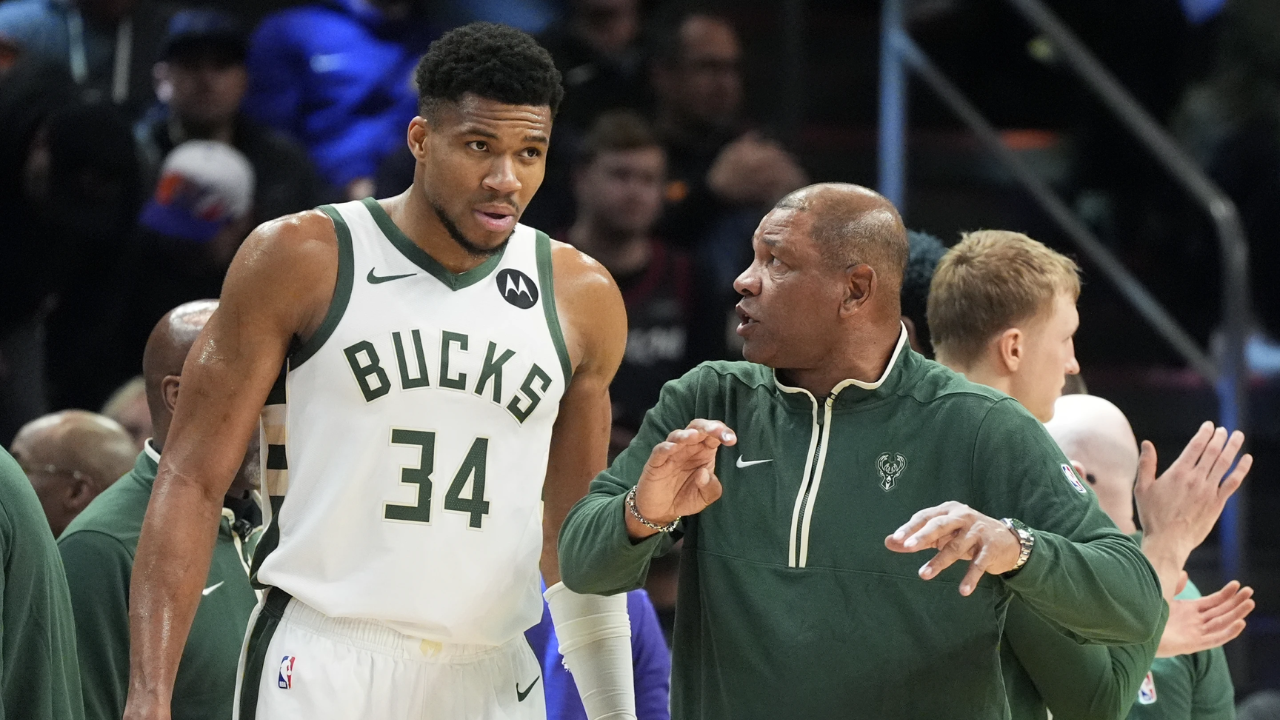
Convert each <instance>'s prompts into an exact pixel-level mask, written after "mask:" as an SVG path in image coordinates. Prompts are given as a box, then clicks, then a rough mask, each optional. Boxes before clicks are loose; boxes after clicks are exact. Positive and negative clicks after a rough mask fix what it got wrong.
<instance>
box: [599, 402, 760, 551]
mask: <svg viewBox="0 0 1280 720" xmlns="http://www.w3.org/2000/svg"><path fill="white" fill-rule="evenodd" d="M737 441H738V439H737V437H736V436H735V435H734V434H733V431H732V430H730V429H729V427H728V426H727V425H725V424H724V423H722V422H719V421H718V420H694V421H692V422H690V423H689V424H688V426H686V427H685V428H684V429H682V430H673V431H672V432H671V434H669V435H667V439H666V440H665V441H664V442H660V443H658V444H657V446H655V447H654V448H653V452H651V453H650V454H649V462H647V463H645V466H644V470H643V471H642V472H641V473H640V481H639V482H638V483H637V484H636V510H637V511H639V513H640V515H641V516H643V517H644V519H645V520H648V521H649V522H651V523H653V524H654V525H669V524H671V523H672V522H675V520H676V519H677V518H680V517H684V516H685V515H693V514H694V513H698V512H701V511H702V509H703V508H705V507H706V506H708V505H710V504H711V503H713V502H715V501H716V500H719V499H720V492H721V488H720V480H719V479H718V478H716V449H717V448H719V447H720V446H721V445H733V444H734V443H736V442H737ZM623 515H624V516H625V517H626V519H627V533H628V534H629V535H630V536H631V537H632V538H635V539H637V540H639V539H642V538H646V537H649V536H650V535H653V534H654V533H656V532H658V531H657V530H654V529H653V528H651V527H649V526H647V525H645V524H643V523H641V522H640V521H639V520H637V519H636V518H635V516H634V515H632V514H631V513H630V512H629V511H628V510H627V509H625V508H624V509H623Z"/></svg>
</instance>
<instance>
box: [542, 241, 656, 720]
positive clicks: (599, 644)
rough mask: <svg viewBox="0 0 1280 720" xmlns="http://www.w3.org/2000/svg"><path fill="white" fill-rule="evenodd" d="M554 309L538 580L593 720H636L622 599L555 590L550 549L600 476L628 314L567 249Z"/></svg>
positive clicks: (613, 289)
mask: <svg viewBox="0 0 1280 720" xmlns="http://www.w3.org/2000/svg"><path fill="white" fill-rule="evenodd" d="M551 258H552V268H553V270H554V273H555V297H556V307H557V309H558V310H559V315H560V317H561V319H562V323H561V326H562V328H563V329H564V331H565V345H566V347H567V349H568V351H569V360H570V364H571V366H572V367H573V377H572V379H571V380H570V381H569V386H568V388H567V389H566V390H565V394H564V397H563V398H562V399H561V400H560V414H559V415H558V416H557V417H556V424H555V427H554V428H553V429H552V432H551V449H550V450H551V451H550V456H549V458H548V462H547V477H546V481H545V484H544V486H543V521H542V528H543V533H544V536H543V543H542V576H543V578H544V579H545V580H546V583H547V586H548V587H547V592H546V599H547V607H548V608H549V609H550V611H551V620H552V622H553V623H554V624H555V628H556V636H557V638H558V639H559V641H560V652H561V654H563V655H564V664H565V667H567V668H568V669H569V671H570V672H572V673H573V678H574V682H575V684H576V685H577V687H578V694H579V695H580V696H581V698H582V706H583V709H584V710H585V711H586V715H587V717H588V718H590V719H591V720H599V719H603V718H608V719H609V720H634V718H635V713H636V701H635V688H634V686H633V684H632V681H631V627H630V623H629V622H628V619H627V601H626V597H625V596H618V597H601V596H599V595H579V594H578V593H575V592H573V591H571V590H569V589H568V588H566V587H565V586H564V584H563V583H561V582H560V567H559V556H558V555H557V553H556V545H557V543H558V541H559V535H560V526H561V524H562V523H563V522H564V518H565V515H567V514H568V512H569V508H571V507H573V504H574V503H575V502H577V501H578V499H579V498H581V497H582V496H583V495H584V494H585V493H586V490H587V484H588V483H589V482H591V478H592V477H593V476H594V475H595V474H596V473H597V472H599V471H600V470H602V469H604V465H605V459H606V456H607V453H608V445H609V429H610V424H611V414H612V413H611V409H610V406H609V383H611V382H613V375H614V373H615V372H617V370H618V366H619V365H620V364H621V363H622V355H623V353H624V352H625V350H626V344H627V314H626V308H625V307H624V305H623V302H622V295H621V294H620V293H619V292H618V286H617V285H616V284H615V283H614V281H613V278H612V277H610V276H609V273H608V272H607V271H606V270H605V269H604V268H603V267H601V266H600V265H599V264H598V263H596V262H595V261H594V260H592V259H590V258H588V257H587V256H585V255H583V254H582V253H580V252H578V251H577V250H575V249H573V248H572V247H569V246H567V245H562V244H559V243H557V244H556V245H555V246H554V247H553V249H552V256H551Z"/></svg>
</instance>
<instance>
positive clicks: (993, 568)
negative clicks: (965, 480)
mask: <svg viewBox="0 0 1280 720" xmlns="http://www.w3.org/2000/svg"><path fill="white" fill-rule="evenodd" d="M884 544H885V546H886V547H888V548H889V549H890V550H892V551H894V552H900V553H913V552H919V551H921V550H926V549H930V548H935V549H937V551H938V554H937V555H934V556H933V558H932V559H930V560H929V562H927V563H925V564H924V566H922V567H921V568H920V571H919V573H920V577H922V578H924V579H925V580H932V579H933V578H935V577H937V575H938V573H940V572H942V571H943V570H945V569H947V568H948V567H950V566H951V565H952V564H954V563H955V562H956V561H957V560H969V561H970V563H969V571H968V572H967V573H965V575H964V580H962V581H961V582H960V594H961V595H965V596H968V595H969V594H970V593H972V592H973V590H974V588H976V587H977V586H978V581H979V580H981V579H982V574H983V573H991V574H992V575H999V574H1001V573H1007V572H1009V571H1010V570H1013V569H1014V568H1015V567H1016V566H1017V564H1018V556H1019V554H1020V553H1021V550H1022V546H1021V544H1020V543H1019V542H1018V536H1017V535H1015V534H1014V533H1013V531H1012V530H1010V529H1009V528H1008V527H1006V526H1005V525H1004V523H1002V522H1000V521H999V520H996V519H994V518H990V517H987V516H986V515H983V514H982V513H980V512H978V511H977V510H974V509H973V508H971V507H969V506H968V505H965V504H963V503H958V502H945V503H943V504H941V505H938V506H936V507H931V508H927V509H924V510H921V511H920V512H918V513H916V514H915V515H913V516H911V520H909V521H908V522H907V524H905V525H903V526H902V527H900V528H898V529H897V530H896V531H894V533H893V534H892V535H890V536H889V537H887V538H885V539H884Z"/></svg>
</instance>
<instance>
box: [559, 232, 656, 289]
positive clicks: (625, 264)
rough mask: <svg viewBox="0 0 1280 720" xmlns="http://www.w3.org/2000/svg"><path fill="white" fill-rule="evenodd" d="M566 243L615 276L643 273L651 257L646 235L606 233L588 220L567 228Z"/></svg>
mask: <svg viewBox="0 0 1280 720" xmlns="http://www.w3.org/2000/svg"><path fill="white" fill-rule="evenodd" d="M569 243H570V244H571V245H573V246H574V247H576V248H578V249H579V250H581V251H582V252H584V253H586V254H587V255H590V256H591V257H593V258H595V259H596V260H597V261H598V262H599V263H600V264H601V265H604V267H605V269H606V270H608V271H609V272H610V273H612V274H613V275H615V276H618V275H630V274H632V273H637V272H639V271H641V270H643V269H644V268H645V266H647V265H648V264H649V258H650V256H651V255H652V254H653V253H652V249H651V246H650V244H649V236H648V235H647V234H645V233H632V234H620V233H616V232H610V230H609V229H608V228H606V227H603V226H601V225H600V223H596V222H592V221H591V219H590V218H588V217H582V218H579V219H578V221H577V222H576V223H574V224H573V227H570V228H569Z"/></svg>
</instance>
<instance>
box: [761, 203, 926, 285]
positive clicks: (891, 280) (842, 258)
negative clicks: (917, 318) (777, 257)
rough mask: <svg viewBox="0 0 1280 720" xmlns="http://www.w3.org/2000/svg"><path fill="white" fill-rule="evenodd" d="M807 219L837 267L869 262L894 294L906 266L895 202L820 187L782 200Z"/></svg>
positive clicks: (905, 248) (826, 257) (824, 254)
mask: <svg viewBox="0 0 1280 720" xmlns="http://www.w3.org/2000/svg"><path fill="white" fill-rule="evenodd" d="M777 207H778V208H779V209H787V210H798V211H801V212H804V213H805V214H806V215H808V216H809V219H810V222H811V225H810V230H809V233H810V236H811V237H812V238H813V241H814V243H815V244H816V245H817V246H818V249H819V250H820V251H821V253H822V257H823V259H824V260H825V261H826V262H827V263H829V264H830V265H831V266H832V267H833V268H840V269H844V268H847V267H850V266H853V265H858V264H862V263H866V264H867V265H870V266H871V267H872V268H874V269H875V271H876V275H877V276H878V277H880V279H881V282H883V283H885V284H886V287H887V289H888V290H889V291H890V292H891V293H892V294H896V293H897V292H898V290H899V288H901V287H902V274H903V271H904V270H905V269H906V266H907V253H908V249H909V246H908V243H907V229H906V228H905V227H903V225H902V218H901V217H899V216H898V210H897V208H895V207H894V206H893V203H891V202H889V201H888V200H887V199H885V197H884V196H882V195H880V194H879V193H877V192H875V191H874V190H868V189H867V188H864V187H862V186H860V185H851V184H848V183H819V184H817V185H809V186H808V187H803V188H800V189H799V190H796V191H795V192H793V193H791V194H790V195H787V196H786V197H784V198H782V200H780V201H778V205H777Z"/></svg>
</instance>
